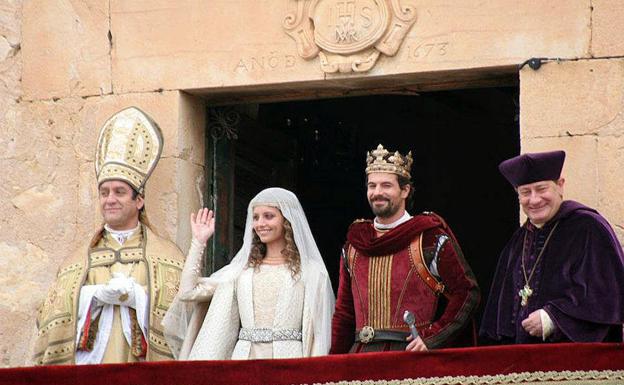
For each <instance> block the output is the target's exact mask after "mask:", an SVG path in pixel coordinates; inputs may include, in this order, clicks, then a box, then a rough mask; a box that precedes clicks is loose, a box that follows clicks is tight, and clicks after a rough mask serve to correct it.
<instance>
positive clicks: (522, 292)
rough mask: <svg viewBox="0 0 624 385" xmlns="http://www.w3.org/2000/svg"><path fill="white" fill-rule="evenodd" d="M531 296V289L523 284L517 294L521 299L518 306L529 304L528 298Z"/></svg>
mask: <svg viewBox="0 0 624 385" xmlns="http://www.w3.org/2000/svg"><path fill="white" fill-rule="evenodd" d="M532 295H533V289H531V287H530V286H529V284H528V283H527V284H525V285H524V287H523V288H522V290H520V291H519V292H518V296H520V298H522V300H521V301H520V305H522V306H526V305H527V304H528V303H529V297H530V296H532Z"/></svg>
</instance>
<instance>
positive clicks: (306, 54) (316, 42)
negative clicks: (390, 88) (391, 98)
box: [283, 0, 416, 73]
mask: <svg viewBox="0 0 624 385" xmlns="http://www.w3.org/2000/svg"><path fill="white" fill-rule="evenodd" d="M289 9H290V10H291V12H289V13H288V14H287V15H286V18H285V19H284V25H283V26H284V29H285V30H286V33H288V35H290V36H291V37H292V38H293V39H294V40H295V42H296V43H297V51H298V53H299V55H300V56H301V57H302V58H304V59H306V60H310V59H313V58H315V57H316V56H320V62H321V69H322V70H323V71H324V72H328V73H331V72H338V71H339V72H352V71H353V72H364V71H368V70H370V69H371V68H373V66H374V65H375V63H376V62H377V58H379V55H380V54H381V53H383V54H385V55H388V56H394V55H395V54H396V53H397V51H398V50H399V46H400V45H401V42H402V41H403V39H404V38H405V35H407V33H408V32H409V29H410V28H411V27H412V25H413V24H414V23H415V22H416V9H415V8H414V7H413V6H410V5H403V4H402V0H289Z"/></svg>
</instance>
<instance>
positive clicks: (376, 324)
mask: <svg viewBox="0 0 624 385" xmlns="http://www.w3.org/2000/svg"><path fill="white" fill-rule="evenodd" d="M392 257H393V256H392V255H385V256H379V257H373V258H370V259H369V261H370V265H369V269H370V270H369V272H368V322H369V325H370V326H372V327H373V328H389V327H391V318H390V317H391V312H392V311H391V309H390V306H391V292H392V286H391V281H392Z"/></svg>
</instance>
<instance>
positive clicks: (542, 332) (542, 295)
mask: <svg viewBox="0 0 624 385" xmlns="http://www.w3.org/2000/svg"><path fill="white" fill-rule="evenodd" d="M564 160H565V152H563V151H553V152H543V153H534V154H523V155H520V156H517V157H515V158H512V159H508V160H506V161H504V162H502V163H501V164H500V165H499V170H500V172H501V173H502V174H503V175H504V176H505V178H507V180H508V181H509V182H510V183H511V184H512V185H513V187H514V188H515V189H516V191H517V192H518V199H519V201H520V205H521V206H522V210H523V211H524V213H525V214H526V215H527V217H528V220H527V221H526V222H525V223H524V225H523V226H522V227H520V228H519V229H518V230H517V231H516V232H515V233H514V235H513V236H512V238H511V240H510V241H509V243H507V246H505V248H504V249H503V251H502V253H501V255H500V258H499V261H498V267H497V269H496V275H495V276H494V281H493V283H492V289H491V291H490V295H489V297H488V301H487V304H486V307H485V312H484V314H483V319H482V323H481V330H480V335H481V336H482V337H484V338H485V339H487V340H494V341H498V342H499V343H538V342H565V341H574V342H600V341H621V340H622V323H623V322H624V253H623V252H622V247H621V246H620V243H619V242H618V239H617V238H616V236H615V234H614V232H613V229H612V228H611V226H610V225H609V223H608V222H607V220H606V219H605V218H603V217H602V216H601V215H600V214H599V213H598V212H597V211H596V210H594V209H592V208H589V207H587V206H584V205H582V204H580V203H578V202H575V201H571V200H565V201H564V200H563V185H564V179H563V178H561V169H562V167H563V162H564Z"/></svg>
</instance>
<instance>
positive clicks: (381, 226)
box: [373, 211, 412, 230]
mask: <svg viewBox="0 0 624 385" xmlns="http://www.w3.org/2000/svg"><path fill="white" fill-rule="evenodd" d="M410 219H412V216H411V215H410V213H408V212H407V211H405V212H403V216H401V218H399V219H397V220H396V221H394V222H392V223H388V224H384V223H379V222H378V221H377V218H376V217H375V220H374V221H373V225H374V226H375V229H377V230H390V229H394V228H395V227H397V226H398V225H400V224H401V223H405V222H407V221H409V220H410Z"/></svg>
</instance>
